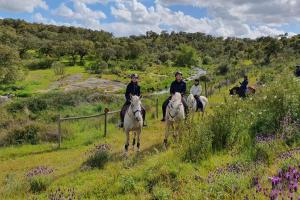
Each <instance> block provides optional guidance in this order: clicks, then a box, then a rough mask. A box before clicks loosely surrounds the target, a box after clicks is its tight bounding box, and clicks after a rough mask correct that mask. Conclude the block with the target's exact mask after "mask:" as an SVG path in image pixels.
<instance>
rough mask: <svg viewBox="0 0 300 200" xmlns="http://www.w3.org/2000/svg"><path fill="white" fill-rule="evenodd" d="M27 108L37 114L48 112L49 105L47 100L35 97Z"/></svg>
mask: <svg viewBox="0 0 300 200" xmlns="http://www.w3.org/2000/svg"><path fill="white" fill-rule="evenodd" d="M27 107H28V109H29V110H30V111H31V112H33V113H36V112H40V111H43V110H46V109H47V107H48V105H47V101H46V99H42V98H35V97H33V98H31V99H30V101H28V103H27Z"/></svg>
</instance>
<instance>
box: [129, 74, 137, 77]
mask: <svg viewBox="0 0 300 200" xmlns="http://www.w3.org/2000/svg"><path fill="white" fill-rule="evenodd" d="M130 78H139V75H137V74H131V76H130Z"/></svg>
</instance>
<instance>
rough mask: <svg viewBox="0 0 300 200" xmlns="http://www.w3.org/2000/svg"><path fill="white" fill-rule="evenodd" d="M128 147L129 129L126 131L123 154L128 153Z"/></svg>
mask: <svg viewBox="0 0 300 200" xmlns="http://www.w3.org/2000/svg"><path fill="white" fill-rule="evenodd" d="M128 147H129V131H126V142H125V156H127V155H128Z"/></svg>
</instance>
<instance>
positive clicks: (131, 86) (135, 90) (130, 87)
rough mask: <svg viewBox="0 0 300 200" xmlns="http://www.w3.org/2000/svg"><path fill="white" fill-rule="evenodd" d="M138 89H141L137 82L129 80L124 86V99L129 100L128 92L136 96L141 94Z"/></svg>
mask: <svg viewBox="0 0 300 200" xmlns="http://www.w3.org/2000/svg"><path fill="white" fill-rule="evenodd" d="M140 89H141V87H140V86H139V85H138V84H137V83H133V82H130V83H129V84H128V85H127V88H126V93H125V98H126V101H130V94H131V95H136V96H141V90H140Z"/></svg>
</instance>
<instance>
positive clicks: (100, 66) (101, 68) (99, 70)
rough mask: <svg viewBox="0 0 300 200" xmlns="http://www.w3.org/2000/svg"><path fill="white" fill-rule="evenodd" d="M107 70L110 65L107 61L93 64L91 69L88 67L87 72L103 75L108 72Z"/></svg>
mask: <svg viewBox="0 0 300 200" xmlns="http://www.w3.org/2000/svg"><path fill="white" fill-rule="evenodd" d="M107 70H108V64H107V62H105V61H101V62H97V63H93V64H91V65H90V66H89V67H87V71H88V72H89V73H92V74H103V73H105V72H107Z"/></svg>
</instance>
